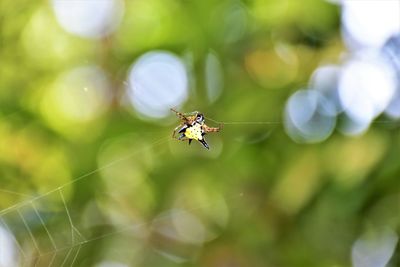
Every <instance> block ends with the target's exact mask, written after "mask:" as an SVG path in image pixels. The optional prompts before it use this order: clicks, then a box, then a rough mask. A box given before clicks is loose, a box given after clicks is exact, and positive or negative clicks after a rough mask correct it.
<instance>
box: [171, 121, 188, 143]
mask: <svg viewBox="0 0 400 267" xmlns="http://www.w3.org/2000/svg"><path fill="white" fill-rule="evenodd" d="M187 127H188V126H187V125H186V124H181V125H179V126H178V127H176V128H175V129H174V132H173V133H172V138H175V139H179V138H177V137H176V133H177V132H178V133H183V132H184V131H185V130H186V128H187ZM178 129H179V131H178Z"/></svg>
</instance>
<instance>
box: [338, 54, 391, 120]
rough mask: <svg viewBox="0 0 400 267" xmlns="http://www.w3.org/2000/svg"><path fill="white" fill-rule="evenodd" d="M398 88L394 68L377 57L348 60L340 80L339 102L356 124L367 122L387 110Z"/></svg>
mask: <svg viewBox="0 0 400 267" xmlns="http://www.w3.org/2000/svg"><path fill="white" fill-rule="evenodd" d="M395 90H396V80H395V76H394V73H393V69H392V68H390V66H389V65H388V64H386V62H385V61H383V60H380V59H378V58H376V59H374V60H367V59H353V60H351V61H349V62H348V63H347V64H346V65H345V66H344V67H343V69H342V73H341V76H340V79H339V98H340V102H341V104H342V106H343V109H344V111H345V112H346V114H347V115H348V116H349V117H350V119H351V120H353V121H355V122H356V123H357V124H363V125H364V124H368V123H370V122H371V121H372V120H373V119H374V118H375V117H377V116H378V115H379V114H380V113H381V112H382V111H384V110H385V108H386V107H387V106H388V104H389V103H390V101H391V99H392V97H393V95H394V93H395Z"/></svg>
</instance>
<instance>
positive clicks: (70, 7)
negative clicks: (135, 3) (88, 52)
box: [52, 0, 124, 38]
mask: <svg viewBox="0 0 400 267" xmlns="http://www.w3.org/2000/svg"><path fill="white" fill-rule="evenodd" d="M52 4H53V5H52V6H53V10H54V13H55V15H56V19H57V21H58V23H59V24H60V25H61V27H62V28H63V29H64V30H66V31H67V32H70V33H72V34H76V35H78V36H81V37H87V38H100V37H103V36H105V35H108V34H110V33H112V32H113V31H114V30H115V29H116V28H117V26H118V25H119V23H120V21H121V19H122V16H123V13H124V5H123V1H121V0H73V1H68V0H53V1H52Z"/></svg>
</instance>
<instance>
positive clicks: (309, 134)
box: [284, 90, 336, 143]
mask: <svg viewBox="0 0 400 267" xmlns="http://www.w3.org/2000/svg"><path fill="white" fill-rule="evenodd" d="M333 110H334V106H333V104H332V103H331V102H330V101H329V99H327V98H325V97H324V96H323V95H322V94H320V93H319V92H318V91H316V90H300V91H297V92H296V93H294V94H293V95H292V96H291V97H290V98H289V100H288V102H287V104H286V109H285V121H284V123H285V129H286V132H287V133H288V135H289V136H290V137H291V138H292V139H293V140H294V141H296V142H299V143H317V142H321V141H324V140H325V139H326V138H328V137H329V136H330V135H331V133H332V131H333V129H334V127H335V125H336V117H335V116H333V115H332V113H333Z"/></svg>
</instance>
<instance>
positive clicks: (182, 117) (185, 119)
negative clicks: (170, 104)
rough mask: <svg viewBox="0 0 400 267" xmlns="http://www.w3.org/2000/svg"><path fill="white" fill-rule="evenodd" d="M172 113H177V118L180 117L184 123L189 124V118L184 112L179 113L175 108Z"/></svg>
mask: <svg viewBox="0 0 400 267" xmlns="http://www.w3.org/2000/svg"><path fill="white" fill-rule="evenodd" d="M171 111H172V112H175V113H176V116H178V118H179V119H181V120H182V121H183V122H187V121H188V119H187V117H186V116H185V115H184V114H183V113H182V112H179V111H177V110H175V109H173V108H171Z"/></svg>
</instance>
